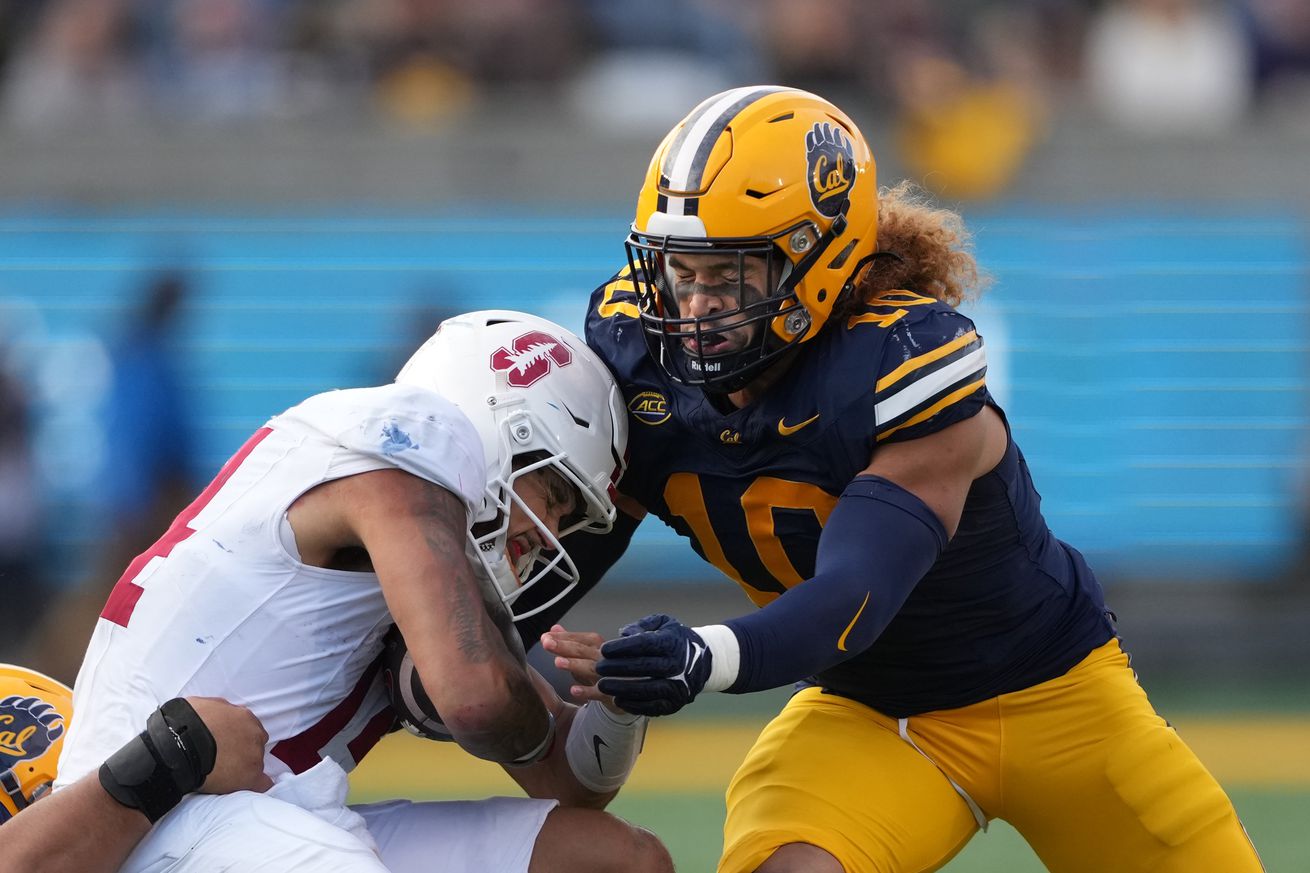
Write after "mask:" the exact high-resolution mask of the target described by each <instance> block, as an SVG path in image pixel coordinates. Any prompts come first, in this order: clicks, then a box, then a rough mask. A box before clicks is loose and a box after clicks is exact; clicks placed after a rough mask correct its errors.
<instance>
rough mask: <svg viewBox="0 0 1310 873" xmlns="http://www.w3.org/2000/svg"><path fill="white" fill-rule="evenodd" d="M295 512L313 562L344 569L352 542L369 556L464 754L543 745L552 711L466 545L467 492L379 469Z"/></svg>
mask: <svg viewBox="0 0 1310 873" xmlns="http://www.w3.org/2000/svg"><path fill="white" fill-rule="evenodd" d="M290 518H291V525H292V528H293V529H294V530H295V532H296V543H297V546H298V547H299V549H300V553H301V559H302V560H304V561H305V562H306V563H312V564H316V565H318V566H336V565H337V563H338V562H339V561H340V560H341V557H340V556H341V555H343V554H344V553H348V552H349V551H350V550H352V549H353V550H355V551H358V550H359V549H363V550H364V551H365V552H366V553H367V558H366V560H367V561H368V562H371V564H372V567H373V570H374V571H375V572H376V573H377V574H378V580H379V581H380V583H381V585H382V593H383V595H384V596H385V598H386V601H387V607H388V608H389V609H390V611H391V615H392V617H393V618H394V619H395V621H396V625H397V626H398V627H399V629H400V633H401V635H402V636H403V637H404V638H405V642H406V643H407V644H408V646H409V651H410V654H411V655H412V657H413V658H414V666H415V667H416V668H417V669H418V673H419V676H420V677H422V679H423V687H424V689H425V690H426V691H427V693H428V696H429V697H430V698H431V699H432V702H433V704H434V705H435V706H436V708H437V710H438V711H439V712H440V713H441V715H442V719H443V721H444V722H445V724H446V727H447V728H449V729H450V731H451V733H452V734H454V736H455V739H456V740H457V741H458V742H459V744H460V745H461V746H462V747H463V748H464V749H465V750H467V751H468V752H470V753H472V754H474V755H477V756H478V757H480V758H486V759H488V760H492V761H499V762H501V763H506V762H511V761H514V760H515V759H517V758H521V757H523V756H525V755H529V754H530V753H532V752H533V751H534V749H536V748H537V747H538V746H539V745H541V743H542V741H543V739H544V738H545V737H546V736H547V733H548V731H549V729H550V727H549V725H550V715H549V713H548V711H547V709H546V706H545V704H544V703H543V702H542V700H541V698H540V697H539V696H538V695H537V693H536V692H535V691H534V689H533V686H532V681H531V680H530V679H529V678H528V673H527V668H526V666H525V664H524V655H523V647H522V644H521V643H518V637H517V635H516V634H514V633H512V625H511V623H510V619H509V616H508V615H507V614H506V610H505V607H504V605H503V604H502V603H501V601H500V598H499V597H498V596H496V595H495V593H494V592H493V591H490V590H488V589H489V586H490V585H491V582H490V581H489V580H483V579H482V575H481V574H479V573H475V572H474V570H473V567H472V565H471V564H470V562H469V560H468V557H467V555H466V553H465V551H464V544H465V540H466V536H467V532H468V527H467V520H466V518H465V514H464V506H463V504H462V503H461V502H460V499H459V498H458V497H456V496H455V495H454V494H451V493H450V492H449V491H447V490H445V489H444V488H442V487H440V486H438V485H434V484H432V483H430V482H427V481H424V480H422V479H419V478H418V477H417V476H412V475H410V474H409V473H405V472H403V471H400V470H376V471H373V472H369V473H361V474H359V475H356V476H350V477H347V478H345V479H337V480H334V481H332V482H328V483H325V484H324V485H320V486H319V487H318V488H315V489H314V490H313V491H311V492H310V493H309V494H307V495H305V496H303V497H301V498H300V499H299V500H298V501H297V502H296V505H295V506H293V507H292V509H291V513H290ZM504 629H509V630H510V631H511V632H510V633H509V634H506V633H505V632H504Z"/></svg>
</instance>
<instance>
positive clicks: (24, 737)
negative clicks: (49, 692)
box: [0, 695, 64, 770]
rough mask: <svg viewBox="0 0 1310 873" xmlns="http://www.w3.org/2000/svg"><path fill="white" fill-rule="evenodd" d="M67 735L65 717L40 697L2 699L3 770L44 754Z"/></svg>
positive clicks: (0, 767)
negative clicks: (65, 732)
mask: <svg viewBox="0 0 1310 873" xmlns="http://www.w3.org/2000/svg"><path fill="white" fill-rule="evenodd" d="M63 735H64V717H63V715H62V714H61V713H60V712H59V710H57V709H55V707H54V704H52V703H49V702H47V701H45V700H42V699H41V698H39V697H19V696H17V695H10V696H9V697H6V698H4V699H3V700H0V770H7V769H9V768H10V767H12V766H13V765H15V764H17V763H18V762H19V761H26V760H29V759H31V758H37V757H40V756H41V755H42V754H43V753H44V752H45V750H46V749H48V748H50V744H51V743H53V742H54V741H55V740H57V739H59V738H60V737H62V736H63Z"/></svg>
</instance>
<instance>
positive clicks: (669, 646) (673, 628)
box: [596, 613, 711, 715]
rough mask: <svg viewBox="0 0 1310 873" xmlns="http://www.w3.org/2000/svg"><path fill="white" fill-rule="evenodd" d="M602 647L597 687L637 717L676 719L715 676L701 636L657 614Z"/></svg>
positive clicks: (639, 622)
mask: <svg viewBox="0 0 1310 873" xmlns="http://www.w3.org/2000/svg"><path fill="white" fill-rule="evenodd" d="M620 633H621V634H622V636H621V637H620V638H619V639H616V640H610V641H608V642H606V643H605V644H604V645H602V646H601V649H600V653H601V659H600V661H599V662H597V664H596V673H597V674H598V675H599V676H600V677H601V679H600V681H599V682H597V683H596V687H597V688H599V689H600V691H601V693H603V694H608V695H611V696H612V697H613V698H614V702H615V703H617V704H618V705H619V706H620V707H621V708H622V709H624V710H626V711H628V712H631V713H634V714H636V715H672V714H673V713H675V712H677V711H678V710H680V709H682V708H683V707H684V706H686V705H687V704H688V703H691V702H692V701H693V700H695V699H696V695H697V694H699V693H700V692H701V690H702V689H703V688H704V687H705V682H706V680H708V679H709V677H710V659H711V655H710V650H709V647H708V646H706V645H705V640H703V639H701V636H700V634H698V633H696V632H695V631H694V630H692V629H691V628H689V627H687V626H686V625H684V624H683V623H682V622H680V621H678V620H677V619H676V618H672V617H671V616H667V615H664V614H662V613H658V614H656V615H648V616H646V617H645V618H643V619H641V620H640V621H637V622H634V623H633V624H629V625H625V626H624V627H623V628H622V630H620Z"/></svg>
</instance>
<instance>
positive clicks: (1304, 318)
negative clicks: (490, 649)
mask: <svg viewBox="0 0 1310 873" xmlns="http://www.w3.org/2000/svg"><path fill="white" fill-rule="evenodd" d="M760 81H780V82H784V83H787V84H793V85H798V86H802V87H809V88H811V89H812V90H816V91H818V92H819V93H822V94H824V95H825V96H827V97H830V98H831V99H833V100H835V102H837V103H838V104H839V105H841V106H843V108H845V109H847V110H848V111H849V112H850V113H851V114H852V115H853V116H854V117H855V118H856V119H857V121H858V122H859V123H860V124H861V125H862V128H863V130H864V133H865V134H866V136H867V137H868V139H869V140H870V142H871V144H872V145H873V147H874V152H875V154H876V155H877V156H878V160H879V176H880V178H881V179H882V180H883V181H884V182H888V181H895V180H898V179H900V178H904V177H909V178H912V179H914V180H916V181H917V182H919V183H920V184H922V185H924V186H925V187H926V188H928V189H929V190H930V191H932V192H933V193H935V194H936V195H937V196H938V197H939V198H941V200H942V201H943V202H945V203H948V204H951V205H954V206H957V207H959V208H961V209H962V210H963V211H964V213H965V215H966V218H967V219H968V221H969V223H970V225H971V226H972V228H973V229H974V231H975V233H976V242H977V247H978V251H979V254H980V256H981V260H982V261H983V263H984V265H985V266H986V267H987V268H988V269H989V270H990V272H991V274H992V276H993V277H994V279H995V280H996V282H995V286H994V287H993V288H992V289H991V290H990V291H989V293H988V294H987V295H985V296H984V297H983V298H982V300H981V301H980V302H978V303H977V304H976V305H975V306H974V307H973V312H974V314H976V316H977V320H978V322H979V324H980V327H981V328H982V330H983V332H984V333H985V335H986V336H987V339H988V343H989V347H990V348H991V349H992V356H993V368H992V373H991V376H990V381H991V382H992V384H993V386H994V390H995V391H996V392H997V393H998V394H999V395H1000V396H1001V397H1002V398H1003V401H1004V402H1005V404H1006V406H1007V409H1008V410H1009V412H1010V414H1011V416H1012V418H1013V420H1014V422H1015V425H1016V432H1017V436H1018V438H1019V440H1020V442H1021V444H1022V445H1023V446H1024V448H1025V451H1026V453H1027V455H1028V459H1029V462H1030V464H1031V466H1032V467H1033V468H1034V470H1035V475H1036V479H1037V482H1038V483H1039V486H1040V487H1041V488H1042V491H1043V495H1044V498H1045V509H1046V512H1047V516H1048V519H1049V520H1050V522H1051V524H1052V526H1053V527H1054V529H1055V530H1056V532H1057V534H1059V535H1060V536H1062V537H1063V538H1065V539H1067V540H1069V541H1070V542H1072V543H1074V544H1075V545H1077V546H1079V547H1080V548H1082V549H1083V550H1084V551H1086V552H1087V553H1088V554H1089V556H1090V557H1091V559H1092V561H1093V566H1095V567H1096V568H1098V571H1099V573H1100V575H1101V577H1102V579H1103V581H1104V583H1105V585H1106V587H1107V589H1108V595H1109V598H1110V600H1111V603H1112V605H1113V606H1114V607H1115V608H1116V609H1117V611H1118V613H1119V617H1120V622H1121V630H1122V631H1123V634H1124V636H1125V639H1126V643H1127V645H1128V647H1129V648H1130V650H1131V651H1132V652H1133V653H1134V659H1135V664H1136V666H1137V667H1138V670H1139V673H1140V674H1141V676H1142V678H1143V682H1144V684H1145V685H1146V687H1147V688H1148V690H1149V691H1151V692H1152V694H1153V696H1154V697H1155V699H1156V703H1157V706H1158V708H1160V709H1161V711H1162V712H1163V713H1164V714H1165V715H1166V716H1167V717H1169V718H1170V719H1171V720H1173V721H1174V722H1175V724H1177V725H1178V726H1179V728H1180V730H1181V731H1182V732H1183V734H1184V735H1185V736H1186V737H1187V738H1188V739H1189V740H1190V741H1191V742H1192V743H1193V744H1194V745H1195V746H1196V747H1197V748H1198V751H1199V752H1200V753H1201V755H1202V757H1203V759H1205V760H1206V761H1207V763H1208V764H1210V765H1211V767H1212V769H1214V771H1215V772H1216V774H1217V775H1219V777H1220V779H1221V781H1223V782H1224V784H1225V786H1226V787H1227V788H1229V789H1230V792H1231V793H1232V794H1233V796H1234V799H1235V801H1236V802H1237V804H1238V807H1239V811H1241V812H1242V813H1243V816H1244V818H1245V820H1246V822H1247V825H1248V828H1249V829H1250V831H1251V832H1252V834H1253V837H1254V838H1255V840H1256V844H1257V846H1258V848H1260V849H1261V851H1262V853H1263V854H1264V856H1265V859H1266V862H1267V864H1268V865H1269V869H1271V870H1310V835H1307V834H1306V832H1305V829H1304V823H1305V821H1307V820H1310V751H1308V750H1310V679H1307V678H1306V676H1305V665H1306V663H1307V661H1310V657H1308V656H1310V642H1307V634H1306V633H1305V627H1306V625H1307V623H1308V620H1310V580H1307V578H1306V570H1307V567H1308V566H1310V551H1308V545H1310V544H1308V542H1307V533H1308V532H1310V528H1308V527H1307V524H1308V522H1307V476H1306V460H1307V451H1310V445H1308V444H1307V438H1306V433H1307V423H1308V419H1310V411H1308V410H1307V389H1308V387H1310V383H1308V382H1307V366H1308V365H1310V317H1308V310H1310V246H1308V245H1307V243H1308V241H1310V216H1308V214H1307V203H1310V4H1307V3H1305V2H1303V0H1008V2H1007V0H969V2H948V0H933V2H916V0H829V2H817V0H815V2H807V0H758V2H750V0H669V2H665V3H641V2H637V0H480V2H478V3H458V2H451V0H0V364H2V365H3V366H2V367H0V372H2V375H3V378H2V379H0V411H2V412H3V415H0V604H2V605H3V606H2V608H0V631H2V633H0V660H18V661H22V662H24V663H28V664H30V665H32V666H35V667H39V668H42V669H46V670H47V671H50V672H52V673H54V674H56V675H59V676H62V677H63V678H66V679H69V680H71V678H72V674H73V673H74V672H75V670H76V665H77V662H78V661H79V660H80V653H81V650H82V646H83V642H84V640H85V638H86V635H87V634H88V633H89V627H90V623H91V622H92V621H93V619H94V615H95V613H96V612H97V611H98V609H99V607H100V605H101V603H102V602H103V596H104V593H105V592H106V591H107V589H108V587H109V586H110V585H111V584H112V582H113V581H114V579H116V578H117V576H118V574H119V573H120V572H121V568H122V567H123V566H125V565H126V563H127V561H128V560H129V559H130V558H131V556H132V555H134V554H136V553H137V552H139V551H141V550H142V549H143V548H144V547H145V546H146V545H148V543H149V542H150V541H151V540H152V539H153V538H154V536H156V535H157V534H158V532H159V531H160V530H162V529H163V526H164V525H165V523H166V521H167V519H169V518H171V516H172V515H173V514H174V513H175V512H176V511H177V510H178V509H179V508H180V507H181V506H182V505H184V503H185V502H186V500H187V499H189V496H190V494H191V493H193V492H194V491H195V489H196V488H197V487H198V486H199V485H201V484H203V483H204V482H205V481H207V480H208V479H209V478H210V476H212V474H213V473H214V471H215V470H217V468H218V467H219V466H220V465H221V463H222V461H223V460H224V459H225V458H226V457H227V456H228V455H229V454H230V453H231V452H232V451H233V450H234V449H235V448H236V447H237V446H239V445H240V444H241V442H242V441H243V440H244V438H245V437H246V435H247V434H248V433H249V432H250V431H251V430H253V429H254V428H255V427H258V426H259V425H260V424H261V423H262V422H263V421H264V420H265V419H266V418H267V417H268V416H270V415H272V414H274V413H276V412H278V411H280V410H282V409H283V408H285V407H287V406H288V405H291V404H293V403H295V402H297V401H298V400H300V399H302V398H303V397H305V396H307V395H309V394H311V393H314V392H317V391H321V390H325V389H328V388H334V387H347V386H353V385H361V384H371V383H377V382H381V381H384V380H387V379H389V378H390V377H391V376H392V375H393V374H394V372H395V370H396V368H397V367H398V365H399V364H400V363H401V362H402V361H403V360H404V359H405V358H406V356H407V355H408V353H409V351H410V350H411V349H412V348H413V347H415V346H416V345H417V343H418V342H419V341H420V340H421V339H422V338H424V337H426V336H427V335H428V334H429V333H430V332H431V331H432V329H433V328H434V327H435V324H436V323H437V321H439V320H440V318H441V317H443V316H444V315H446V314H451V313H454V312H458V311H461V310H466V309H471V308H485V307H499V306H504V307H513V308H522V309H528V310H531V311H534V312H537V313H539V314H542V315H545V316H547V317H550V318H553V319H555V320H557V321H560V322H562V323H564V324H566V325H569V326H571V327H573V328H575V329H580V327H581V322H582V317H583V307H584V305H585V300H586V295H587V294H588V292H589V291H590V290H591V289H592V288H593V287H594V286H596V285H597V284H599V283H600V282H601V281H602V280H604V279H605V278H606V277H607V276H608V275H609V274H610V273H612V272H613V271H614V270H615V269H616V268H617V267H618V266H619V265H620V262H621V260H622V247H621V240H622V237H623V234H624V231H625V228H626V224H627V222H628V221H629V220H630V218H631V209H632V200H633V198H634V195H635V192H636V189H637V186H638V184H639V182H640V179H641V175H642V173H643V171H644V169H645V165H646V162H647V160H648V159H649V155H650V153H651V151H652V149H653V147H654V146H655V144H656V143H657V141H658V139H659V138H660V136H661V135H662V134H663V132H664V131H665V130H666V129H667V128H668V126H669V125H670V124H671V123H672V122H674V121H675V120H676V119H677V118H678V117H680V116H681V115H682V114H683V113H684V112H685V111H686V110H687V109H689V108H690V107H691V106H692V105H694V104H695V103H696V102H697V101H699V100H700V99H701V98H703V97H705V96H708V95H709V94H711V93H713V92H715V91H718V90H721V89H722V88H725V87H730V86H733V85H739V84H749V83H753V82H760ZM652 524H655V523H654V522H652V523H648V524H647V525H645V526H643V528H642V530H641V531H640V532H639V534H638V540H637V543H636V545H635V546H634V548H633V549H632V551H631V553H630V555H629V556H628V557H627V558H625V561H624V563H623V565H622V566H621V567H620V568H619V569H618V570H616V571H615V573H614V574H613V576H612V579H611V581H609V582H607V583H606V584H605V585H603V586H602V587H601V589H600V590H599V591H598V592H596V594H595V595H594V596H593V597H592V598H590V599H589V600H588V601H587V602H584V603H583V604H582V605H581V606H580V607H579V608H578V610H576V612H575V615H574V616H573V617H571V619H570V623H571V624H574V625H576V626H578V627H595V628H596V629H598V630H602V631H605V632H609V631H613V630H614V629H616V628H617V626H618V624H620V623H621V622H622V621H624V620H627V619H630V618H633V617H636V616H638V615H641V614H644V613H645V612H647V611H653V609H654V608H655V607H664V608H667V609H668V610H669V611H672V612H675V613H677V614H679V615H680V616H683V617H687V618H690V619H703V620H709V619H716V618H723V617H726V616H727V615H730V614H734V613H736V612H739V611H742V610H744V609H745V608H746V606H747V604H746V601H745V600H744V598H741V597H740V596H739V595H738V594H737V593H736V592H735V589H734V588H733V587H732V586H731V583H729V582H727V581H726V580H723V579H720V578H716V577H715V574H714V573H713V572H712V571H711V570H710V569H709V568H708V567H706V566H702V565H700V564H698V563H696V562H695V559H694V557H693V556H692V554H691V552H690V550H689V549H687V548H686V547H685V546H684V545H682V544H680V543H679V542H677V541H676V538H675V537H673V536H671V535H670V534H669V533H668V532H666V531H664V530H661V529H656V528H653V527H651V525H652ZM779 699H780V698H779V697H778V696H777V695H759V696H756V697H754V698H741V699H737V698H721V699H719V700H716V701H713V702H710V703H706V704H704V705H702V706H700V707H699V711H698V712H694V713H689V714H687V715H685V716H682V717H680V718H679V719H677V720H673V721H669V722H665V723H660V724H658V725H657V726H656V727H655V728H654V729H653V730H652V732H651V737H650V740H649V742H648V758H650V759H653V760H647V761H646V762H645V763H644V764H643V765H642V766H640V767H639V768H638V771H637V774H636V776H635V777H634V780H633V783H632V785H631V786H630V789H629V791H628V792H626V793H625V795H624V796H623V797H621V798H620V800H619V801H618V805H617V807H616V808H617V809H618V810H619V811H620V812H621V813H624V814H627V815H629V816H631V817H632V818H634V819H636V820H638V821H642V822H645V823H649V824H650V825H651V826H652V827H654V828H655V829H656V830H657V832H659V833H660V834H661V835H662V836H663V837H664V838H665V840H666V841H667V842H668V843H669V844H670V846H671V847H672V848H673V850H674V853H675V857H676V858H677V859H678V860H679V862H680V864H681V867H682V869H687V870H700V869H708V868H709V867H710V866H711V865H712V863H713V859H714V858H715V857H716V853H717V848H718V844H717V840H718V838H719V832H718V826H719V824H720V823H721V820H722V797H721V792H722V788H723V786H724V785H725V784H726V780H727V778H728V776H729V775H730V773H731V770H732V765H733V764H734V763H735V761H736V760H737V759H739V758H740V755H741V754H742V752H743V751H744V749H745V747H746V744H747V743H748V742H749V740H750V737H751V735H752V734H753V732H754V730H756V729H757V728H758V726H759V725H760V724H761V723H762V720H764V719H765V718H767V717H768V714H769V712H770V711H771V707H776V705H777V703H778V701H779ZM374 757H375V758H376V761H374V760H371V761H370V762H368V763H367V764H366V765H365V767H364V768H362V771H361V773H360V774H359V776H358V779H357V783H356V784H357V794H358V796H360V797H367V798H372V797H385V796H392V795H396V794H405V795H412V796H461V795H466V796H467V795H469V794H471V793H483V792H485V791H489V790H503V789H504V786H505V785H506V784H507V783H504V782H503V781H498V780H497V777H496V774H494V773H488V772H487V771H486V770H485V769H482V768H479V767H477V766H476V765H469V764H468V763H467V762H463V761H460V760H459V759H458V756H457V755H455V754H453V752H452V750H450V749H446V748H442V747H438V746H435V745H434V744H422V743H419V742H418V741H412V740H409V738H396V739H395V740H388V741H387V743H386V744H384V746H383V747H382V748H381V749H380V750H379V751H378V752H377V753H376V754H375V756H374ZM948 869H950V870H959V871H985V870H998V871H999V870H1007V871H1010V870H1016V871H1018V870H1039V869H1041V868H1040V866H1039V865H1038V864H1037V862H1036V861H1035V859H1033V858H1032V856H1031V853H1029V852H1027V850H1026V849H1025V848H1024V847H1023V846H1022V845H1021V843H1020V842H1019V841H1018V839H1017V837H1015V836H1014V834H1013V832H1012V831H1011V832H1008V833H1007V832H1006V829H1005V828H1004V826H1001V825H999V824H998V825H997V826H995V827H994V828H993V829H992V833H989V834H987V835H986V836H983V837H980V838H978V839H976V840H975V841H974V843H973V844H971V845H970V846H969V847H968V848H967V849H966V851H965V852H964V853H963V854H962V855H961V857H960V858H959V859H957V860H956V861H955V862H953V863H952V864H951V865H950V866H949V868H948Z"/></svg>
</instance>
